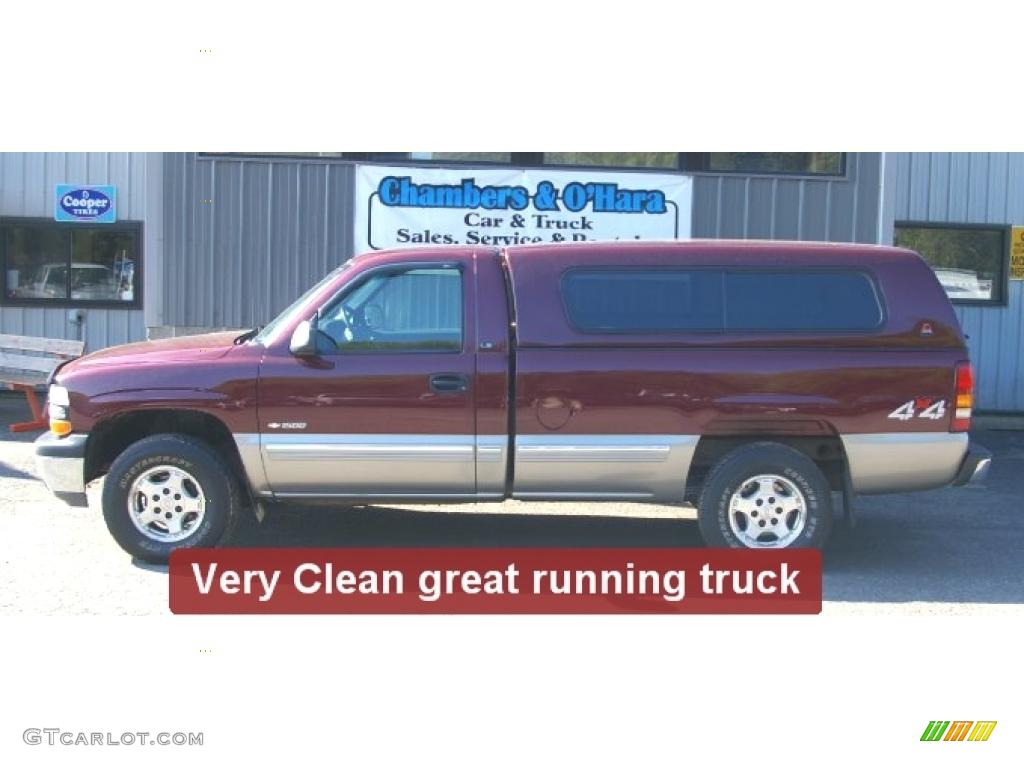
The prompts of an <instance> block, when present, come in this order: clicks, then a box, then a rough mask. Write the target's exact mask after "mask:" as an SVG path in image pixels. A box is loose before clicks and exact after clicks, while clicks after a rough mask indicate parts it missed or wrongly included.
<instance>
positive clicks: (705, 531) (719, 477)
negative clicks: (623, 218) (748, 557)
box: [697, 442, 832, 549]
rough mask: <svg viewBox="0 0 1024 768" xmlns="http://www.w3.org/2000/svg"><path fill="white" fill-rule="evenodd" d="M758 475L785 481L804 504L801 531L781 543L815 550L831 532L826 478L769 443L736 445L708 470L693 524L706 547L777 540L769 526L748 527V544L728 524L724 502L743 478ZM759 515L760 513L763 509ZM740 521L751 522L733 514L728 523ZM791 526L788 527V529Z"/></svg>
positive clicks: (793, 452) (784, 448) (809, 464)
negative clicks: (804, 509) (750, 530)
mask: <svg viewBox="0 0 1024 768" xmlns="http://www.w3.org/2000/svg"><path fill="white" fill-rule="evenodd" d="M758 475H776V476H778V477H780V478H783V479H784V480H788V481H789V482H790V483H792V485H793V486H794V487H795V488H796V490H798V491H799V492H800V493H801V494H802V495H803V501H804V506H805V508H806V517H805V523H804V525H803V529H802V531H801V532H800V533H799V535H796V536H795V537H794V538H793V539H792V541H790V542H788V543H787V544H785V545H784V546H785V547H787V548H789V547H815V548H818V549H820V548H821V547H822V546H824V544H825V542H826V540H827V539H828V537H829V533H830V532H831V530H832V489H831V488H830V487H829V484H828V480H826V479H825V476H824V475H823V474H822V472H821V470H820V469H819V468H818V465H817V464H815V463H814V462H813V461H811V459H809V458H808V457H807V456H806V455H805V454H803V453H800V451H797V450H795V449H793V448H790V447H788V446H785V445H780V444H779V443H771V442H759V443H750V444H748V445H744V446H742V447H740V448H737V449H736V450H734V451H732V452H731V453H729V454H727V455H726V456H725V457H723V458H722V460H721V461H719V462H718V464H716V465H715V466H714V467H713V468H712V469H711V471H710V472H709V473H708V477H707V480H706V481H705V483H704V488H703V489H702V490H701V494H700V501H699V502H698V505H697V522H698V524H699V526H700V533H701V536H702V537H703V539H704V542H705V543H706V544H707V545H708V546H709V547H733V548H742V547H751V546H754V547H756V546H757V541H761V542H762V543H761V546H765V544H766V543H767V544H772V543H773V542H776V541H779V540H781V539H780V537H777V536H775V534H773V533H772V532H771V530H766V531H764V532H761V531H760V529H753V531H754V533H753V534H752V535H751V538H753V539H754V542H753V544H748V543H746V542H744V541H743V540H742V539H741V538H739V537H738V536H737V534H736V532H734V530H733V525H731V524H730V514H733V512H732V511H731V510H730V508H729V504H730V500H731V499H732V496H733V494H734V493H736V492H737V491H739V490H740V489H741V488H743V487H744V484H745V483H746V481H748V480H750V479H751V478H753V477H756V476H758ZM783 485H785V484H783ZM747 487H756V485H752V486H747ZM783 490H784V489H783ZM755 511H756V509H755ZM761 514H762V515H764V511H763V510H762V512H761ZM788 514H789V513H788V512H785V511H784V512H783V514H780V515H778V516H777V517H775V516H772V515H771V510H770V509H769V511H768V515H769V516H770V517H775V519H783V520H785V519H787V516H788ZM761 519H764V518H763V517H762V518H761ZM792 519H795V518H792ZM741 521H751V522H754V521H753V519H752V518H751V517H749V516H744V515H739V516H734V518H733V522H734V523H735V525H736V527H737V528H738V527H740V523H741ZM756 522H757V524H758V525H764V523H762V522H761V520H758V521H756ZM766 522H769V523H770V521H766ZM783 525H785V523H783ZM796 528H797V527H796V526H795V525H794V526H792V528H791V530H796ZM746 530H748V529H746V528H743V529H742V531H741V532H742V533H745V532H746ZM780 530H786V529H780Z"/></svg>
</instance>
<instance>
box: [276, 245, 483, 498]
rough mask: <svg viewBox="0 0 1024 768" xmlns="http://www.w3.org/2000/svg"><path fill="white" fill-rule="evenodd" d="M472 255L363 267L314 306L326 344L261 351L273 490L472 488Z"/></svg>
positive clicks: (447, 491)
mask: <svg viewBox="0 0 1024 768" xmlns="http://www.w3.org/2000/svg"><path fill="white" fill-rule="evenodd" d="M472 277H473V275H472V257H471V256H466V257H465V258H464V259H454V260H452V261H446V262H437V263H430V262H423V261H416V262H410V263H405V264H385V265H379V266H375V267H370V268H367V269H365V270H364V271H363V272H361V273H360V274H358V275H357V276H356V277H354V278H353V279H351V280H349V281H348V282H346V284H345V285H344V286H343V287H342V288H341V289H340V290H339V291H338V292H337V293H336V294H335V295H334V296H332V297H331V298H329V299H328V300H326V301H325V302H324V303H323V304H322V305H321V307H320V309H319V318H318V321H317V322H318V328H319V330H320V331H321V332H322V333H323V334H325V335H326V337H321V339H322V340H323V343H324V351H323V353H322V354H319V355H317V356H315V357H297V356H295V355H292V354H291V353H290V352H289V350H288V349H287V344H286V345H285V348H284V349H274V350H271V349H268V351H267V355H266V357H265V358H264V362H263V364H262V366H261V372H260V396H259V397H260V406H259V408H260V414H259V419H260V433H261V436H260V448H261V454H262V458H263V465H264V468H265V471H266V476H267V481H268V484H269V486H270V488H271V489H272V490H273V492H274V494H275V495H276V496H279V497H282V498H289V497H302V496H335V497H349V498H360V497H363V498H366V497H375V498H381V497H383V498H388V497H396V498H412V497H416V498H420V497H422V498H425V499H430V498H442V497H461V496H468V495H475V493H476V466H475V455H476V429H475V408H474V389H475V380H474V379H475V368H476V363H475V347H476V344H475V312H474V311H472V310H473V309H474V307H475V295H474V293H475V291H474V283H473V279H472Z"/></svg>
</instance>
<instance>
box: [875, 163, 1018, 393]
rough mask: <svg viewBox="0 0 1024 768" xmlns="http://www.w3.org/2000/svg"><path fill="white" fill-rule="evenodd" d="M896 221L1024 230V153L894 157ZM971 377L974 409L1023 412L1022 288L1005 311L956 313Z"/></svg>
mask: <svg viewBox="0 0 1024 768" xmlns="http://www.w3.org/2000/svg"><path fill="white" fill-rule="evenodd" d="M891 157H893V158H894V159H895V162H896V167H897V181H896V189H895V190H894V191H895V194H894V196H893V205H894V207H895V210H894V216H895V220H896V221H934V222H950V223H955V224H1018V225H1020V224H1024V153H1019V152H1013V153H1007V152H992V153H989V152H971V153H967V152H913V153H911V152H900V153H896V154H894V155H892V156H891ZM956 313H957V316H958V317H959V318H960V324H961V325H962V326H963V329H964V333H966V334H967V335H968V337H969V338H968V342H967V344H968V347H969V348H970V352H971V360H972V361H973V363H974V366H975V371H976V374H977V397H978V408H979V409H981V410H989V411H1024V353H1022V352H1021V345H1022V344H1024V281H1021V280H1011V281H1010V287H1009V295H1008V302H1007V306H1005V307H969V306H962V305H957V306H956Z"/></svg>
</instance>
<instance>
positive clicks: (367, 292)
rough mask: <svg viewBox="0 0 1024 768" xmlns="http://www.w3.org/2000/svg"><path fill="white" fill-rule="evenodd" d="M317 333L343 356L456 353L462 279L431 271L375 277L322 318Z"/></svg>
mask: <svg viewBox="0 0 1024 768" xmlns="http://www.w3.org/2000/svg"><path fill="white" fill-rule="evenodd" d="M318 328H319V329H320V330H321V331H323V332H324V333H325V334H327V336H329V337H330V338H331V340H332V341H333V342H334V344H335V345H336V347H337V349H338V350H340V351H342V352H389V351H435V352H457V351H459V350H461V349H462V273H461V272H460V271H459V270H457V269H454V268H432V267H431V268H417V269H409V270H405V271H401V272H382V273H377V274H373V275H370V277H368V278H367V279H365V280H363V281H362V282H360V283H358V284H357V285H355V286H354V287H352V288H347V289H346V290H345V292H344V293H343V295H342V297H341V299H340V300H338V301H336V302H335V303H333V304H331V305H329V306H328V307H327V308H325V309H324V310H323V311H322V312H321V315H320V319H319V321H318Z"/></svg>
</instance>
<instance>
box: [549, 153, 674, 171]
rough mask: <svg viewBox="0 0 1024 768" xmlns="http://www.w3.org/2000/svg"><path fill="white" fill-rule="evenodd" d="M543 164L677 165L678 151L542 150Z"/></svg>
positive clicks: (648, 166)
mask: <svg viewBox="0 0 1024 768" xmlns="http://www.w3.org/2000/svg"><path fill="white" fill-rule="evenodd" d="M543 155H544V160H543V162H544V165H582V166H588V167H591V168H663V169H666V170H672V171H674V170H676V169H677V168H678V167H679V153H678V152H544V153H543Z"/></svg>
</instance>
